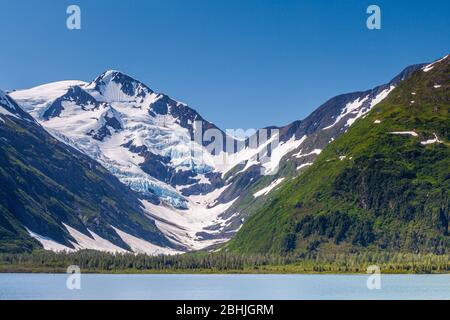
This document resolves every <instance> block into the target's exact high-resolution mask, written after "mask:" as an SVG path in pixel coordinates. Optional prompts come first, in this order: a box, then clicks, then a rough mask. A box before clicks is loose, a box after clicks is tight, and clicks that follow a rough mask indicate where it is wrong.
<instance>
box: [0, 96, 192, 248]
mask: <svg viewBox="0 0 450 320" xmlns="http://www.w3.org/2000/svg"><path fill="white" fill-rule="evenodd" d="M0 186H1V187H0V213H1V214H0V251H2V252H5V251H6V252H19V251H29V250H32V249H35V248H38V247H39V246H41V247H43V248H44V249H48V250H55V251H60V250H68V251H72V250H79V249H95V250H103V251H110V252H145V253H148V254H162V253H163V254H171V253H177V252H180V251H179V250H183V249H184V247H181V246H177V245H175V244H173V243H172V242H170V241H169V240H168V239H167V238H166V237H165V236H164V235H163V234H162V232H161V231H160V230H159V229H158V228H157V227H156V225H155V221H154V219H153V218H152V217H151V216H149V215H148V213H147V212H146V211H145V210H144V208H143V206H142V204H141V202H140V199H139V198H138V194H137V193H135V192H133V191H132V190H130V189H129V188H128V187H127V186H125V185H124V184H122V183H121V182H120V181H119V180H118V179H117V178H116V177H115V176H114V175H112V174H111V173H110V172H109V171H108V170H106V169H105V168H103V167H102V166H101V165H100V164H99V163H98V162H96V161H95V160H93V159H92V158H90V157H88V156H87V155H85V154H84V153H81V152H79V151H78V150H76V149H74V148H72V147H71V146H70V145H68V144H66V143H63V142H61V141H58V140H57V139H55V137H53V136H52V135H50V134H49V133H48V132H47V131H46V130H45V129H44V128H43V127H42V126H41V125H39V124H38V123H37V122H36V121H35V120H34V119H33V118H32V117H31V116H30V115H29V114H28V113H26V112H25V111H23V110H22V109H21V107H20V106H19V105H18V104H17V103H16V102H15V101H14V100H13V99H12V98H11V97H10V96H8V95H6V94H4V93H3V92H2V91H0ZM39 243H40V245H39Z"/></svg>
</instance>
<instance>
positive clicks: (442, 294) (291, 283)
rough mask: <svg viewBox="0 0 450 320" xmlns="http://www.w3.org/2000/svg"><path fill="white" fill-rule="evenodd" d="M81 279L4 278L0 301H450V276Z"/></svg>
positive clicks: (88, 276)
mask: <svg viewBox="0 0 450 320" xmlns="http://www.w3.org/2000/svg"><path fill="white" fill-rule="evenodd" d="M367 278H368V276H365V275H185V274H183V275H107V274H83V275H81V290H68V289H67V287H66V280H67V275H65V274H0V299H108V300H109V299H169V300H170V299H182V300H186V299H188V300H190V299H262V300H264V299H450V275H382V276H381V289H379V290H369V289H367V286H366V281H367Z"/></svg>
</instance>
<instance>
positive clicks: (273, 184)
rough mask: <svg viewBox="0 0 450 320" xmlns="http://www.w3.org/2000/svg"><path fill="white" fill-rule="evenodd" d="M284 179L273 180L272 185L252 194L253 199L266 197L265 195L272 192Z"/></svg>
mask: <svg viewBox="0 0 450 320" xmlns="http://www.w3.org/2000/svg"><path fill="white" fill-rule="evenodd" d="M284 179H285V178H279V179H277V180H275V181H272V183H271V184H269V185H268V186H267V187H265V188H262V189H261V190H259V191H258V192H255V193H254V194H253V197H255V198H258V197H260V196H263V195H267V194H268V193H269V192H270V191H272V190H273V189H274V188H275V187H276V186H278V185H279V184H280V183H282V182H283V180H284Z"/></svg>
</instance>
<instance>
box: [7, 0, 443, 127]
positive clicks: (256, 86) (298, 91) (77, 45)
mask: <svg viewBox="0 0 450 320" xmlns="http://www.w3.org/2000/svg"><path fill="white" fill-rule="evenodd" d="M0 1H1V10H0V42H1V47H0V70H2V72H1V73H0V88H2V89H4V90H6V89H17V88H26V87H31V86H35V85H38V84H42V83H46V82H51V81H57V80H65V79H80V80H86V81H88V80H91V79H93V78H95V76H97V75H98V74H100V73H101V72H102V71H104V70H106V69H118V70H121V71H123V72H125V73H128V74H130V75H131V76H133V77H135V78H137V79H140V80H142V81H143V82H144V83H146V84H147V85H149V86H150V87H151V88H152V89H154V90H156V91H159V92H164V93H167V94H169V95H170V96H171V97H173V98H175V99H177V100H179V101H182V102H186V103H188V104H189V105H190V106H191V107H193V108H194V109H196V110H197V111H199V112H200V113H201V114H202V115H203V116H204V117H205V118H207V119H208V120H210V121H213V122H214V123H216V124H217V125H219V126H220V127H222V128H258V127H263V126H268V125H283V124H287V123H289V122H291V121H293V120H296V119H302V118H304V117H306V116H307V115H308V114H309V113H310V112H311V111H313V110H314V109H315V108H317V107H318V106H319V105H320V104H322V103H323V102H325V101H326V100H327V99H329V98H331V97H332V96H334V95H337V94H341V93H345V92H351V91H357V90H364V89H368V88H371V87H373V86H375V85H378V84H381V83H384V82H387V81H388V80H389V79H390V78H392V77H393V76H394V75H395V74H396V73H398V72H399V71H400V70H401V69H402V68H403V67H405V66H407V65H409V64H414V63H419V62H426V61H430V60H434V59H437V58H439V57H441V56H443V55H445V54H447V53H449V51H450V48H449V44H450V41H449V39H450V19H449V16H448V15H449V14H448V13H449V12H450V1H448V0H427V1H413V0H409V1H407V0H395V1H392V0H389V1H378V0H376V1H363V0H354V1H353V0H343V1H317V0H316V1H289V0H283V1H278V0H272V1H268V0H208V1H206V0H204V1H201V0H190V1H186V0H180V1H174V0H158V1H151V0H145V1H144V0H142V1H137V0H135V1H119V0H117V1H112V0H111V1H105V0H96V1H92V0H83V1H76V0H72V1H65V0H58V1H55V0H41V1H39V2H37V1H22V0H15V1H12V0H9V1H6V0H0ZM69 4H77V5H79V6H80V7H81V10H82V29H81V30H79V31H78V30H77V31H70V30H68V29H67V28H66V18H67V15H66V8H67V6H68V5H69ZM370 4H377V5H379V6H380V8H381V15H382V29H381V30H368V29H367V28H366V19H367V16H368V15H367V14H366V8H367V7H368V5H370Z"/></svg>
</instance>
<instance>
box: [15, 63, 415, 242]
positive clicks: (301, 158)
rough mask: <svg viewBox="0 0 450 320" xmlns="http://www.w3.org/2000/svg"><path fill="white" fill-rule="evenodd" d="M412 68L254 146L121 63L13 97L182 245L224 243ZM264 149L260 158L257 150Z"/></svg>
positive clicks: (273, 129)
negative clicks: (135, 198)
mask: <svg viewBox="0 0 450 320" xmlns="http://www.w3.org/2000/svg"><path fill="white" fill-rule="evenodd" d="M419 67H421V66H411V67H409V68H407V69H405V70H404V71H403V72H402V73H401V74H400V75H398V76H397V77H396V78H394V79H393V80H392V81H390V82H389V83H388V84H386V85H382V86H379V87H376V88H374V89H372V90H368V91H365V92H356V93H350V94H345V95H341V96H337V97H335V98H332V99H330V100H329V101H327V102H326V103H325V104H323V105H322V106H320V107H319V108H318V109H317V110H316V111H314V112H313V113H312V114H311V115H310V116H309V117H308V118H306V119H305V120H302V121H295V122H293V123H291V124H289V125H287V126H284V127H280V128H276V127H269V128H267V129H268V131H269V136H268V139H267V141H265V142H261V141H259V140H258V137H256V138H255V139H256V140H258V142H260V143H259V144H258V145H257V146H254V145H252V144H251V141H252V139H253V138H254V137H249V138H248V139H246V140H243V141H242V140H238V139H236V138H233V137H231V136H229V135H226V134H225V133H224V132H223V131H222V130H220V129H219V128H217V127H216V126H215V125H214V124H212V123H210V122H208V121H207V120H205V119H203V118H202V117H201V116H200V115H199V114H198V113H197V112H196V111H195V110H194V109H192V108H190V107H189V106H187V105H186V104H184V103H180V102H177V101H175V100H173V99H171V98H170V97H169V96H167V95H165V94H161V93H156V92H154V91H153V90H151V89H150V88H149V87H148V86H146V85H145V84H143V83H142V82H140V81H138V80H135V79H133V78H132V77H130V76H128V75H126V74H124V73H121V72H119V71H113V70H109V71H106V72H104V73H103V74H101V75H100V76H99V77H97V78H96V79H95V80H93V81H91V82H83V81H61V82H56V83H50V84H46V85H42V86H38V87H35V88H31V89H26V90H17V91H14V92H12V93H11V96H12V97H13V98H14V99H15V100H16V101H18V103H19V104H20V105H21V106H22V107H23V108H24V109H25V110H26V111H28V112H29V113H30V114H31V115H32V116H33V117H34V118H35V119H36V120H37V121H38V122H39V123H40V124H41V125H42V126H44V127H45V128H46V129H47V130H48V131H49V132H51V133H52V134H53V135H54V136H55V137H57V138H58V139H59V140H60V141H63V142H65V143H66V144H68V145H70V146H72V147H74V148H76V149H78V150H80V151H81V152H83V153H85V154H87V155H89V156H90V157H91V158H93V159H94V160H96V161H98V162H99V163H100V164H102V165H103V166H104V167H105V168H107V169H108V170H109V171H110V172H111V173H113V174H114V175H115V176H116V177H117V178H118V179H119V180H120V181H121V182H122V183H124V184H126V185H127V186H129V187H130V188H131V189H132V190H134V191H136V192H138V193H139V194H140V196H141V198H142V199H141V201H142V204H143V205H144V207H145V210H146V212H147V214H148V215H149V216H151V217H152V218H153V219H155V221H156V225H157V227H158V228H159V229H160V230H161V231H162V232H163V233H164V234H165V235H166V237H167V238H168V239H170V241H171V242H172V243H173V244H174V245H178V246H180V245H181V246H184V247H185V248H186V249H187V250H190V249H201V248H205V247H209V246H212V245H215V244H219V243H222V242H224V241H227V240H228V239H229V238H230V237H231V236H232V235H233V234H234V233H235V232H236V231H237V230H238V229H239V228H240V227H241V225H242V223H243V221H244V220H245V219H246V218H247V217H248V216H249V215H251V214H252V212H253V211H254V210H255V208H258V207H259V206H260V205H262V203H264V199H265V198H266V197H270V192H271V191H272V190H274V189H276V188H277V187H278V186H279V184H281V183H283V181H287V180H289V179H288V178H289V177H293V176H296V175H298V174H301V172H302V170H303V169H304V168H306V167H308V166H309V165H310V164H311V163H312V162H313V161H314V159H315V157H316V156H317V155H318V154H319V153H320V152H321V150H322V149H323V148H324V147H325V145H326V144H328V143H329V142H330V141H332V140H333V139H335V138H336V137H337V136H338V135H340V134H342V133H343V132H345V130H346V129H347V128H348V127H349V126H351V125H352V123H353V122H354V121H355V120H356V119H358V118H359V117H363V116H364V115H365V114H366V113H367V112H368V111H369V110H370V109H371V108H372V107H373V106H374V105H376V104H377V103H379V102H380V101H382V100H383V99H384V98H385V97H386V96H387V95H388V94H389V93H390V92H391V90H392V89H393V88H394V87H395V86H397V85H398V83H399V82H400V81H401V80H403V79H404V78H406V77H408V75H409V74H410V73H411V72H412V71H414V70H416V69H417V68H419ZM209 129H212V131H213V132H214V131H215V132H216V133H220V134H221V136H220V137H221V138H219V139H221V142H222V143H221V144H219V145H220V147H219V148H215V149H210V148H209V146H210V143H211V141H214V139H217V137H207V138H206V139H204V133H205V132H207V131H208V130H209ZM274 132H275V133H274ZM198 136H200V137H202V139H200V140H198V139H196V137H198ZM275 140H276V141H278V143H273V142H274V141H275ZM230 145H231V146H232V149H234V150H230V149H227V148H226V146H230ZM264 148H266V149H267V151H266V152H267V156H268V157H264V158H261V150H262V149H264Z"/></svg>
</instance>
